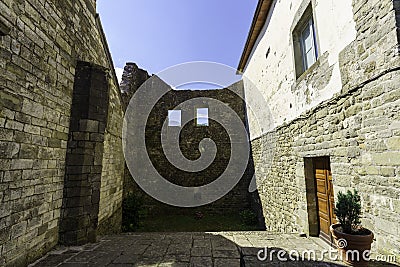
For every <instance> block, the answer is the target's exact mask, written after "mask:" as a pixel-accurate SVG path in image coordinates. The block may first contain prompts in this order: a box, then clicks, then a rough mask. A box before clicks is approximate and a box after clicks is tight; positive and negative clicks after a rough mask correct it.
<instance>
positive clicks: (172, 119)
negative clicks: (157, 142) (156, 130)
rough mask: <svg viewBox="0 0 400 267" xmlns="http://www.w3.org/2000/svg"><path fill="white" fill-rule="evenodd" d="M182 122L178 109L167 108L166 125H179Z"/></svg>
mask: <svg viewBox="0 0 400 267" xmlns="http://www.w3.org/2000/svg"><path fill="white" fill-rule="evenodd" d="M181 123H182V114H181V111H180V110H168V126H178V127H180V126H181Z"/></svg>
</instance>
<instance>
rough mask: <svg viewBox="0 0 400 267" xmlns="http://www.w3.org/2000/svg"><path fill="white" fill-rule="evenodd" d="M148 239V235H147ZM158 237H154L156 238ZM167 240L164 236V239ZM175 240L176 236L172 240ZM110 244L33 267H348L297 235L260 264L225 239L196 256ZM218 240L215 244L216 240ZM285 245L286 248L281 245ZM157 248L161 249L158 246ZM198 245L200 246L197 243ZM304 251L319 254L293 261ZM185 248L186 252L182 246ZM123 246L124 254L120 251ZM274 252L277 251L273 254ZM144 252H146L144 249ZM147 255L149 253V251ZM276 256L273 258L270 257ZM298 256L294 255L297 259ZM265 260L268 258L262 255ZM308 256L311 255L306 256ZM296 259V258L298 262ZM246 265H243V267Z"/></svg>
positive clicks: (195, 251)
mask: <svg viewBox="0 0 400 267" xmlns="http://www.w3.org/2000/svg"><path fill="white" fill-rule="evenodd" d="M180 235H181V234H180ZM187 235H188V236H189V239H190V242H188V243H189V244H190V246H191V247H192V246H194V244H195V242H194V241H195V239H196V238H197V237H196V238H194V237H193V236H192V235H191V234H187ZM235 235H240V236H241V237H243V236H246V237H247V238H248V239H252V238H255V237H258V238H259V237H260V236H261V237H262V236H263V235H265V237H268V236H269V234H268V233H263V232H254V233H246V234H244V233H232V235H231V236H235ZM143 236H145V237H146V238H147V237H148V236H147V234H144V235H143ZM153 237H154V236H153ZM163 237H164V236H163V235H161V236H160V238H163ZM170 237H172V238H173V235H172V236H170ZM106 239H107V240H105V239H103V240H101V241H100V242H99V243H95V244H91V245H90V246H81V247H69V248H68V247H66V248H58V250H54V251H52V252H50V253H49V254H48V256H47V257H45V258H43V259H42V260H41V261H40V262H38V263H36V264H34V265H32V267H50V266H51V267H55V266H74V267H75V266H76V267H79V266H85V267H86V266H88V267H106V266H107V267H109V266H146V267H148V266H174V267H175V266H177V267H180V266H199V267H201V266H205V267H210V266H216V267H217V266H221V267H225V266H226V267H231V266H245V267H247V266H289V267H290V266H293V267H302V266H310V267H311V266H328V267H331V266H332V267H335V266H344V265H343V264H341V263H340V262H335V261H332V260H330V259H328V258H327V254H326V253H325V254H324V256H325V258H324V259H323V260H320V255H321V251H322V250H327V249H329V246H328V245H327V244H325V243H323V242H322V243H319V241H318V240H319V239H317V238H300V237H298V236H297V235H289V236H287V235H286V236H284V235H276V236H275V238H274V239H273V241H274V242H275V243H276V244H277V246H276V247H270V248H267V253H272V254H268V255H267V257H266V258H265V260H259V259H258V257H257V255H258V252H259V251H260V250H261V249H263V250H264V249H265V248H260V247H240V248H239V250H240V252H241V254H240V253H239V250H238V248H237V247H236V245H235V244H234V243H232V241H227V243H226V244H227V247H228V249H227V250H224V249H223V248H222V245H221V242H222V240H221V235H209V236H208V237H205V238H202V240H208V242H211V243H212V244H218V249H209V248H207V247H192V248H191V249H192V254H190V250H189V249H188V248H187V243H184V244H179V243H173V244H170V245H167V247H165V246H166V244H168V243H169V242H155V241H153V242H154V243H152V244H151V245H145V246H143V245H140V246H142V247H148V248H151V249H152V251H156V252H152V253H138V249H137V247H136V246H135V240H137V241H138V242H139V243H140V242H142V241H143V237H142V236H141V235H140V234H137V235H135V236H131V235H117V236H108V237H106ZM214 239H215V240H214ZM288 239H290V240H294V241H293V242H292V247H289V248H288V249H283V248H282V247H283V246H286V245H287V244H288ZM279 242H282V245H281V246H280V245H279ZM229 243H232V244H234V247H235V249H236V250H232V249H230V246H229V245H228V244H229ZM157 244H158V245H159V246H157ZM197 244H198V245H199V244H200V243H197ZM204 244H206V243H204ZM295 244H301V247H307V248H308V247H311V248H312V249H314V250H315V251H316V256H315V257H310V258H308V257H306V259H303V258H302V257H303V255H302V251H303V250H304V249H299V251H298V253H299V257H298V260H297V261H290V258H289V254H288V251H289V252H290V251H291V250H295V249H298V245H295ZM181 245H182V249H180V246H181ZM121 246H123V247H124V249H123V250H119V248H120V247H121ZM272 250H275V251H274V252H272ZM280 250H282V251H283V252H282V253H283V254H279V255H280V257H281V258H283V259H286V260H287V261H281V260H280V259H279V258H278V254H277V253H278V251H280ZM142 251H143V249H142ZM146 252H147V251H146ZM270 255H272V257H271V256H270ZM296 255H297V254H293V256H296ZM260 256H261V257H262V256H264V254H263V253H262V254H260ZM305 256H307V254H306V255H305ZM294 259H295V258H294ZM241 262H242V265H240V264H241ZM385 264H386V263H377V262H371V263H370V267H381V266H382V267H387V266H391V265H385Z"/></svg>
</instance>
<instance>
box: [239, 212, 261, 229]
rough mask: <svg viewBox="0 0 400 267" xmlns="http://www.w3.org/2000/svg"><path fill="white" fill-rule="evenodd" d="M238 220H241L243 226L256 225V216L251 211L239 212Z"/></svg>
mask: <svg viewBox="0 0 400 267" xmlns="http://www.w3.org/2000/svg"><path fill="white" fill-rule="evenodd" d="M240 219H241V221H242V224H243V225H247V226H255V225H257V224H258V218H257V214H256V213H255V212H254V211H252V210H243V211H241V212H240Z"/></svg>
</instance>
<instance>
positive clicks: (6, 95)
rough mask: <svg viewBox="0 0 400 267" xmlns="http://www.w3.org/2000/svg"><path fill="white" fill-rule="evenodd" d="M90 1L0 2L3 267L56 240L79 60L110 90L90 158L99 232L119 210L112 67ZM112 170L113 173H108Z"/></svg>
mask: <svg viewBox="0 0 400 267" xmlns="http://www.w3.org/2000/svg"><path fill="white" fill-rule="evenodd" d="M95 2H96V1H94V0H90V1H89V0H80V1H68V0H67V1H50V0H49V1H37V0H27V1H10V0H6V1H1V2H0V9H1V14H0V22H1V23H0V31H1V34H0V82H1V83H0V84H1V85H0V86H1V90H0V95H1V97H0V103H1V104H0V105H1V109H0V151H1V153H0V188H1V190H0V202H1V206H0V265H2V266H4V265H6V266H24V265H25V264H26V263H27V262H30V261H32V260H33V259H36V258H37V257H39V256H41V255H42V254H43V253H45V252H46V251H48V250H49V249H51V248H52V247H53V246H54V245H55V244H57V242H58V241H59V234H58V233H59V230H60V227H59V221H60V214H61V206H62V202H63V200H62V198H63V189H64V186H65V184H64V174H65V170H66V166H67V164H66V155H67V143H68V136H69V133H70V129H69V128H70V115H71V106H72V102H73V91H74V90H73V89H74V79H75V74H76V66H77V62H78V61H83V62H90V63H91V64H96V65H98V66H102V67H103V68H104V71H105V72H106V73H107V78H106V79H107V83H108V87H109V95H110V96H109V102H108V106H109V107H108V111H109V112H108V124H107V126H106V130H105V133H104V139H105V140H106V141H105V142H104V149H103V159H102V158H101V157H100V158H97V159H96V160H97V161H98V162H102V164H100V165H103V166H102V170H99V171H100V173H101V177H102V183H101V185H100V187H101V188H100V207H99V214H100V215H99V217H98V220H99V222H98V223H99V225H102V223H103V222H105V221H107V220H109V219H110V218H113V217H112V216H113V215H115V214H117V211H118V210H120V207H121V199H122V174H123V173H122V172H123V167H121V166H123V157H122V153H121V151H122V149H121V146H122V145H121V131H120V129H121V128H122V127H121V122H122V110H121V101H120V93H119V90H118V85H117V83H116V80H115V79H113V77H114V75H113V71H112V69H113V66H112V61H110V58H109V54H108V51H107V48H106V44H105V42H104V36H103V35H102V30H101V25H100V22H99V19H98V17H97V16H96V14H95ZM109 74H111V75H109ZM110 77H111V78H110ZM106 106H107V104H106ZM87 122H88V123H87V126H90V125H89V124H90V122H89V121H87ZM104 127H105V126H104V125H103V129H104ZM111 127H119V128H115V129H113V128H111ZM100 150H101V149H100ZM95 155H96V154H95ZM115 163H117V164H115ZM114 165H115V166H114ZM114 168H119V171H116V172H114ZM111 173H112V176H111ZM97 179H99V177H98V178H97ZM103 181H105V182H104V183H103ZM110 184H113V186H110ZM67 191H68V190H67ZM67 194H70V193H67ZM103 207H104V209H103ZM115 216H116V218H118V216H117V215H115ZM112 221H114V222H117V221H118V219H113V220H112ZM93 223H94V222H93ZM109 228H110V227H109ZM114 228H118V226H117V227H114Z"/></svg>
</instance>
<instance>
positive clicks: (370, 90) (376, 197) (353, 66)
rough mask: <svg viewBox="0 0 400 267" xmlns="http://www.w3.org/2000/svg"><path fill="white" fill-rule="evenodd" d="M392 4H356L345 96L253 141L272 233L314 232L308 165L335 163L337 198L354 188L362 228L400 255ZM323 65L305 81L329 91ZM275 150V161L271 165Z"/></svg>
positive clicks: (344, 55)
mask: <svg viewBox="0 0 400 267" xmlns="http://www.w3.org/2000/svg"><path fill="white" fill-rule="evenodd" d="M393 3H394V2H393V1H391V0H385V1H353V6H352V12H353V14H354V22H355V29H356V32H357V35H356V38H355V40H354V41H352V42H351V43H350V44H348V46H347V47H345V48H344V49H343V50H341V52H340V53H339V62H338V64H339V66H340V77H341V82H336V83H335V84H333V85H332V86H336V88H335V91H336V92H338V93H336V94H335V95H334V96H333V97H331V98H330V99H328V100H325V101H323V102H322V103H320V104H318V105H316V106H315V107H313V108H309V109H308V110H307V111H305V112H303V113H302V114H301V115H300V116H297V117H296V118H294V119H292V120H289V121H287V122H286V123H283V124H278V125H277V126H276V127H275V130H274V131H271V132H270V133H267V134H264V135H262V136H261V137H259V138H256V139H254V140H253V141H252V148H253V156H254V162H255V171H256V176H257V187H258V192H259V195H260V199H261V203H262V207H263V210H264V212H263V213H264V216H265V223H266V227H267V229H268V230H271V231H277V232H306V233H310V232H312V229H311V225H312V224H313V223H315V222H313V221H311V220H310V217H309V211H310V208H312V206H313V205H314V206H315V203H310V199H308V198H307V196H308V195H309V194H310V193H311V194H312V192H311V190H310V188H308V187H307V184H306V174H305V171H306V170H305V165H306V163H305V162H306V161H307V159H309V158H312V157H322V156H328V157H330V163H331V171H332V176H333V184H334V192H335V194H336V193H337V192H339V191H342V190H346V189H353V188H355V189H357V190H358V191H359V193H360V195H361V199H362V210H363V218H362V223H363V225H364V226H365V227H367V228H369V229H371V230H372V231H373V232H374V234H375V237H376V242H374V244H373V246H374V247H373V248H374V249H376V250H378V251H380V252H381V253H390V254H395V255H397V256H398V255H400V251H399V249H398V248H399V245H400V228H399V224H398V222H399V221H400V209H399V204H400V202H399V200H400V191H399V179H400V178H399V177H400V161H399V159H400V147H399V140H400V135H399V134H400V117H399V106H400V105H399V104H400V102H399V101H400V88H399V84H400V80H399V77H400V76H399V71H400V56H399V50H398V45H399V42H398V38H397V29H396V21H395V18H396V16H395V10H394V5H393ZM279 15H280V14H279V13H274V14H273V15H272V16H279ZM321 15H322V14H320V16H321ZM317 23H318V22H317ZM318 31H324V29H321V27H318ZM285 34H286V33H285ZM321 36H322V35H321V34H320V38H321ZM266 38H268V36H266ZM269 38H271V36H269ZM338 40H340V39H338ZM320 41H321V40H320ZM323 60H326V59H325V58H324V55H321V56H320V59H319V60H318V62H317V63H316V65H315V66H314V67H313V68H314V69H313V70H312V72H313V73H315V74H314V75H310V73H306V76H305V77H300V78H299V79H298V81H300V82H305V83H308V84H317V85H318V84H319V86H321V88H320V87H317V88H318V89H319V90H323V89H324V87H323V84H324V81H325V79H326V76H325V75H324V74H323V73H325V72H324V71H322V72H321V68H323V67H322V66H321V65H320V63H321V62H322V61H323ZM249 64H251V62H250V63H249ZM318 72H320V73H319V74H318ZM278 79H280V80H285V77H284V76H279V78H278ZM298 81H296V82H294V83H293V85H292V86H293V88H295V87H297V86H298ZM276 85H277V84H275V83H274V84H271V85H270V86H271V87H274V86H276ZM302 90H304V89H302ZM271 149H272V150H274V152H275V154H274V156H273V159H272V160H268V159H269V158H268V157H265V153H266V151H268V150H271ZM265 166H269V168H266V167H265ZM307 199H308V200H307Z"/></svg>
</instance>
